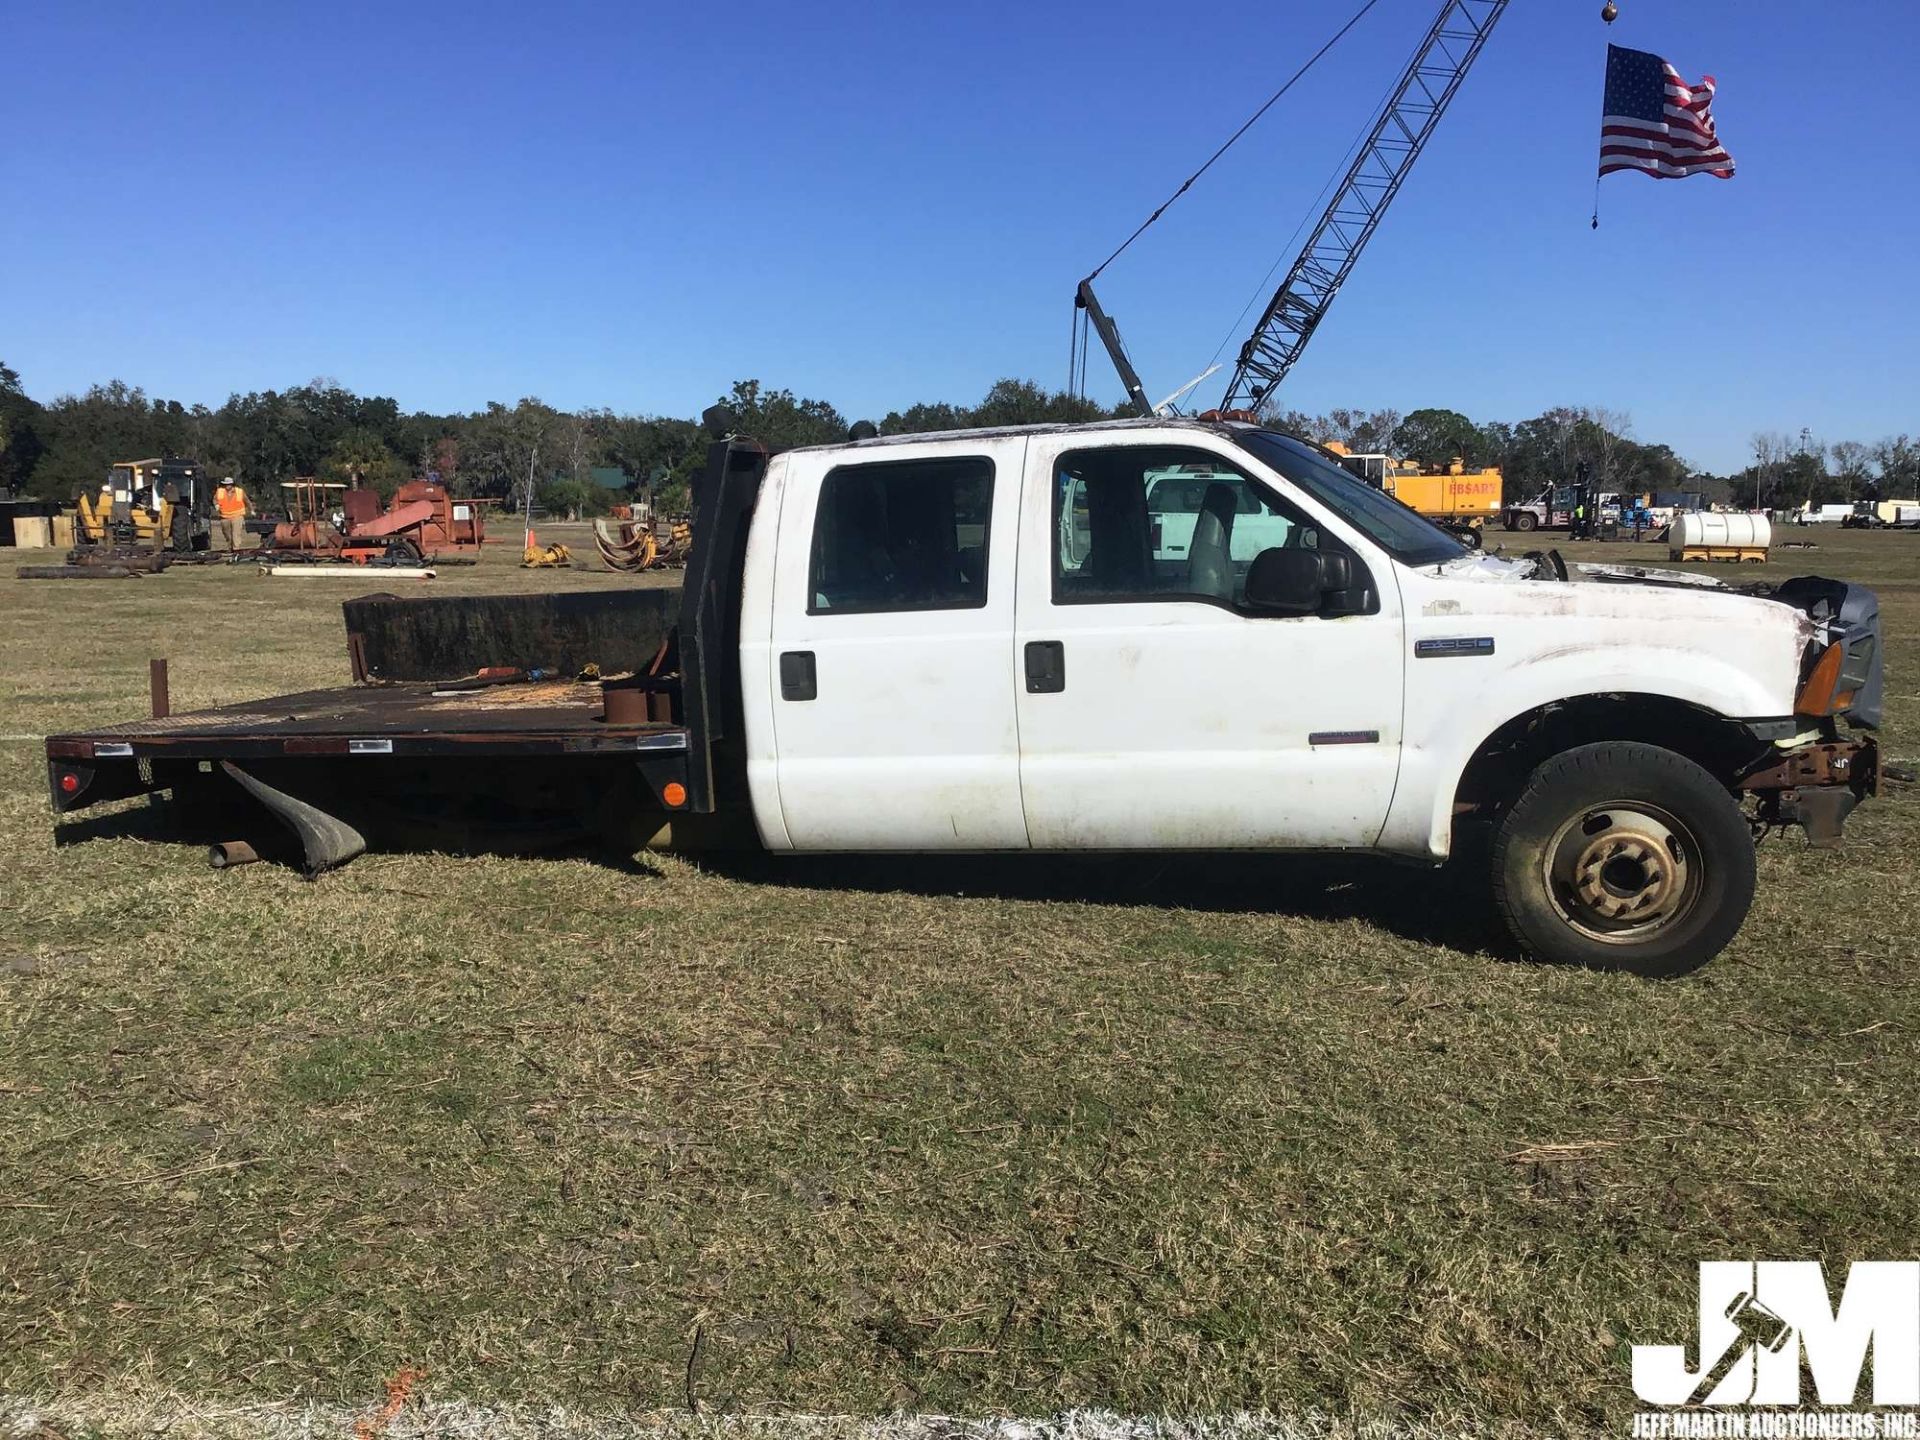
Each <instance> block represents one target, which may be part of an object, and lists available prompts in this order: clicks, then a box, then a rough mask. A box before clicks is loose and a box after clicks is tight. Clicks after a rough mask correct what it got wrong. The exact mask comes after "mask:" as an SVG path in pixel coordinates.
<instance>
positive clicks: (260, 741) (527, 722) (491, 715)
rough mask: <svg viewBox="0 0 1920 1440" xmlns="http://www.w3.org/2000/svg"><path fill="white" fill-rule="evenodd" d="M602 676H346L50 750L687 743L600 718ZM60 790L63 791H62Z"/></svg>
mask: <svg viewBox="0 0 1920 1440" xmlns="http://www.w3.org/2000/svg"><path fill="white" fill-rule="evenodd" d="M602 709H603V700H602V690H601V686H600V684H599V682H597V681H535V682H532V683H527V682H520V683H503V684H499V685H489V686H487V687H485V688H481V689H470V690H450V689H449V688H447V687H446V686H445V685H443V684H439V683H435V682H419V683H415V684H393V685H347V686H341V687H339V688H336V689H331V690H307V691H302V692H301V693H299V694H296V695H276V696H272V697H269V698H267V699H263V700H249V701H247V702H246V703H245V704H242V705H225V706H220V707H218V708H215V709H211V710H195V711H189V712H184V713H181V714H178V715H167V716H162V717H159V718H154V719H144V720H129V721H126V722H124V723H121V724H117V725H103V726H98V727H96V728H93V729H89V730H83V731H73V732H70V733H67V734H61V735H51V736H49V737H47V754H48V756H49V758H71V759H85V760H93V761H101V760H107V759H124V760H134V761H137V760H141V759H146V760H149V761H152V760H160V759H169V760H171V759H184V760H238V759H261V758H279V757H286V756H303V755H393V756H436V755H470V756H479V755H503V756H505V755H601V754H607V753H610V752H613V753H620V754H631V753H633V752H635V751H640V750H651V751H672V750H685V749H686V748H687V728H686V727H685V726H684V725H673V724H668V723H665V722H648V723H644V724H630V725H616V724H609V723H608V722H607V721H605V720H603V719H602V718H601V712H602ZM57 799H58V797H57V796H56V800H57Z"/></svg>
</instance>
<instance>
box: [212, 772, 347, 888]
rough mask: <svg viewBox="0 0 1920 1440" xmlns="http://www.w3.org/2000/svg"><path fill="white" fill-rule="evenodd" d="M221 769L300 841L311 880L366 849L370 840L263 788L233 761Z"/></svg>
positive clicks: (299, 802) (322, 813) (303, 803)
mask: <svg viewBox="0 0 1920 1440" xmlns="http://www.w3.org/2000/svg"><path fill="white" fill-rule="evenodd" d="M220 768H221V769H222V770H224V771H225V772H226V773H227V775H228V777H229V778H230V779H232V780H233V782H234V783H235V784H237V785H239V786H240V788H241V789H243V790H245V791H246V792H247V793H248V794H249V795H251V796H253V798H254V799H256V800H258V801H259V802H260V803H261V804H262V805H264V806H266V807H267V809H268V810H270V811H272V812H273V815H274V818H276V819H277V820H279V821H280V822H281V823H282V824H283V825H285V826H286V827H287V828H288V829H289V830H291V831H293V833H294V834H295V835H296V836H298V837H299V840H300V848H301V849H302V850H303V851H304V852H305V854H306V860H307V863H306V868H305V871H304V873H305V875H306V877H307V879H309V880H312V879H314V878H315V877H316V876H319V875H322V874H324V873H326V872H327V871H329V870H333V869H337V868H338V867H339V866H342V865H344V864H346V863H347V862H348V861H349V860H351V859H353V857H354V856H356V855H358V854H360V853H361V852H362V851H364V850H365V849H366V848H367V837H366V836H364V835H362V834H361V833H360V832H359V831H358V830H356V829H354V828H353V827H352V826H351V825H349V824H347V823H346V822H345V821H344V820H339V819H336V818H335V817H334V816H332V815H329V814H327V812H326V811H324V810H321V809H319V808H317V807H315V806H312V805H309V804H307V802H306V801H304V800H296V799H294V798H293V796H291V795H288V794H286V793H285V792H283V791H279V790H276V789H274V788H273V787H272V786H271V785H263V784H261V782H260V781H258V780H256V779H254V778H253V776H251V775H249V774H247V772H246V771H244V770H242V769H241V768H240V767H239V766H238V765H236V764H234V763H233V762H232V761H231V760H222V761H221V762H220Z"/></svg>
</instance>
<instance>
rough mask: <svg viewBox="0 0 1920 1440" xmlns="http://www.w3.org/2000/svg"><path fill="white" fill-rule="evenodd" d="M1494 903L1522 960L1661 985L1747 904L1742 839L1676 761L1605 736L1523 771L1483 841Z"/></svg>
mask: <svg viewBox="0 0 1920 1440" xmlns="http://www.w3.org/2000/svg"><path fill="white" fill-rule="evenodd" d="M1491 858H1492V870H1493V898H1494V903H1495V904H1496V905H1497V906H1498V907H1499V910H1500V914H1501V917H1502V918H1503V919H1504V920H1505V921H1506V924H1507V928H1508V929H1509V930H1510V931H1512V933H1513V936H1514V938H1515V939H1516V940H1518V941H1519V942H1520V944H1521V945H1522V946H1524V947H1525V948H1526V950H1527V952H1528V953H1529V954H1531V955H1533V956H1535V957H1536V958H1538V959H1541V960H1546V961H1550V962H1552V963H1554V964H1557V965H1582V966H1586V967H1588V968H1591V969H1596V970H1624V971H1628V972H1631V973H1632V974H1635V975H1645V976H1651V977H1656V978H1665V977H1668V976H1673V975H1684V974H1686V973H1687V972H1689V971H1691V970H1697V969H1699V968H1700V967H1701V966H1702V965H1704V964H1706V963H1707V962H1708V961H1709V960H1711V959H1713V957H1714V956H1716V955H1718V954H1719V953H1720V952H1721V951H1722V950H1724V949H1725V948H1726V946H1727V944H1728V942H1729V941H1731V940H1732V939H1733V937H1734V936H1735V935H1736V934H1738V933H1739V930H1740V926H1741V924H1742V922H1744V921H1745V920H1746V918H1747V909H1748V907H1749V906H1751V905H1752V904H1753V887H1754V849H1753V832H1752V829H1751V827H1750V826H1749V825H1748V824H1747V820H1746V817H1745V816H1744V815H1742V814H1741V813H1740V807H1739V805H1738V804H1737V803H1735V801H1734V798H1733V796H1732V795H1731V794H1730V793H1729V792H1728V790H1727V788H1726V787H1725V786H1724V785H1722V784H1721V783H1720V782H1719V781H1717V780H1715V779H1714V778H1713V776H1711V775H1709V774H1708V773H1707V772H1706V771H1705V770H1703V769H1701V768H1700V767H1699V766H1698V765H1696V764H1694V763H1693V762H1692V761H1691V760H1688V759H1687V758H1685V757H1684V756H1681V755H1676V754H1675V753H1674V752H1673V751H1671V750H1663V749H1661V748H1660V747H1659V746H1657V745H1644V744H1640V743H1637V742H1634V741H1625V740H1616V741H1608V742H1605V743H1603V744H1598V745H1581V746H1578V747H1577V748H1575V749H1572V750H1567V751H1563V752H1562V753H1560V754H1558V755H1555V756H1553V757H1551V758H1550V759H1547V760H1545V761H1542V762H1541V764H1540V765H1539V766H1538V767H1537V768H1535V770H1534V772H1533V774H1532V775H1530V776H1528V777H1527V783H1526V785H1525V786H1524V787H1523V788H1522V790H1521V792H1520V797H1519V799H1518V800H1516V801H1515V802H1514V805H1513V808H1512V809H1511V810H1509V811H1508V812H1507V815H1506V817H1505V819H1504V820H1502V821H1501V823H1500V827H1499V830H1498V831H1497V833H1496V834H1495V836H1494V841H1493V854H1492V857H1491Z"/></svg>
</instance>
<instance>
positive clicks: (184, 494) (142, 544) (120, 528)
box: [74, 459, 212, 552]
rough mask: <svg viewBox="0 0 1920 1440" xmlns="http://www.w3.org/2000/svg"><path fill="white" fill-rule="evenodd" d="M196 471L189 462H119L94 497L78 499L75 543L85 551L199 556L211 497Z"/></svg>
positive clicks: (202, 479)
mask: <svg viewBox="0 0 1920 1440" xmlns="http://www.w3.org/2000/svg"><path fill="white" fill-rule="evenodd" d="M200 471H201V467H200V466H199V465H197V464H195V463H193V462H192V461H189V460H163V459H153V460H122V461H120V462H118V463H117V464H115V465H114V466H113V468H112V469H111V470H109V471H108V472H107V478H106V480H105V481H103V482H102V483H101V486H100V489H99V492H98V493H97V494H94V495H88V494H86V493H84V492H83V493H82V494H81V495H80V496H79V497H78V499H77V501H76V502H75V509H76V510H77V511H78V515H77V524H76V528H77V530H78V534H77V535H76V536H75V537H74V538H75V539H76V540H78V541H79V542H80V543H82V544H85V545H114V546H130V547H137V548H142V549H150V550H174V551H182V552H184V551H188V550H204V549H205V548H206V547H207V536H208V533H209V532H208V525H207V508H208V505H209V497H210V495H211V493H212V491H211V489H210V487H209V486H208V485H207V483H206V477H205V476H203V475H202V474H201V473H200Z"/></svg>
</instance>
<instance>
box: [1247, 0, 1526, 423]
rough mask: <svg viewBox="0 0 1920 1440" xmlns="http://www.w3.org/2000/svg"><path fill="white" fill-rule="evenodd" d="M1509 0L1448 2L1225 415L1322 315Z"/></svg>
mask: <svg viewBox="0 0 1920 1440" xmlns="http://www.w3.org/2000/svg"><path fill="white" fill-rule="evenodd" d="M1506 8H1507V0H1445V3H1444V4H1442V5H1441V7H1440V14H1439V16H1438V17H1437V18H1436V19H1435V20H1434V22H1433V27H1432V29H1430V30H1428V32H1427V36H1426V39H1425V40H1423V41H1422V42H1421V44H1420V48H1419V49H1418V50H1417V51H1415V52H1414V57H1413V60H1412V63H1410V64H1409V65H1408V66H1407V69H1406V72H1405V73H1404V74H1403V75H1402V76H1401V77H1400V82H1399V84H1398V85H1396V86H1395V87H1394V90H1393V93H1392V95H1391V96H1390V97H1389V99H1388V100H1387V103H1386V106H1385V108H1384V109H1382V111H1381V112H1380V118H1379V120H1378V121H1377V122H1376V123H1375V125H1374V127H1373V130H1372V132H1371V133H1370V134H1369V135H1368V136H1367V138H1366V140H1365V142H1364V143H1362V145H1361V147H1360V152H1359V154H1358V155H1357V156H1355V157H1354V161H1353V164H1352V165H1351V166H1350V167H1349V168H1348V170H1347V174H1346V178H1345V179H1343V180H1342V181H1341V182H1340V188H1339V189H1338V190H1336V191H1335V192H1334V196H1333V199H1332V201H1331V202H1330V203H1329V204H1328V206H1327V209H1326V212H1325V213H1324V214H1323V215H1322V216H1321V217H1320V223H1319V224H1318V225H1316V226H1315V227H1314V229H1313V233H1312V234H1311V235H1309V236H1308V237H1307V243H1306V246H1305V248H1304V249H1302V250H1301V252H1300V255H1299V258H1298V259H1296V260H1295V261H1294V262H1293V268H1292V269H1291V270H1289V271H1288V272H1287V278H1286V279H1285V281H1283V282H1282V283H1281V286H1280V288H1279V289H1278V290H1276V291H1275V292H1274V295H1273V298H1272V299H1271V300H1270V301H1268V302H1267V308H1266V311H1265V313H1264V314H1262V315H1261V317H1260V322H1259V324H1258V325H1256V326H1255V327H1254V330H1253V334H1252V335H1250V336H1249V337H1248V338H1247V342H1246V344H1244V345H1243V346H1241V348H1240V359H1239V363H1238V364H1237V365H1236V366H1235V368H1234V372H1233V379H1232V381H1231V383H1229V385H1228V386H1227V393H1226V397H1225V399H1223V400H1222V401H1221V408H1222V409H1230V410H1252V411H1258V410H1260V409H1261V407H1263V406H1264V405H1265V404H1266V402H1267V400H1268V398H1269V397H1270V396H1271V395H1272V394H1273V392H1274V390H1275V388H1276V387H1278V385H1279V384H1280V382H1281V381H1282V380H1284V379H1285V378H1286V375H1287V372H1288V371H1289V370H1291V369H1292V368H1293V365H1294V362H1295V361H1297V360H1298V359H1299V358H1300V353H1301V352H1302V351H1303V350H1305V349H1306V348H1307V341H1309V340H1311V339H1312V338H1313V332H1314V331H1315V330H1316V329H1318V328H1319V325H1320V322H1321V321H1322V320H1324V319H1325V318H1326V315H1327V310H1328V308H1329V307H1330V306H1331V305H1332V304H1333V298H1334V296H1336V295H1338V294H1339V293H1340V287H1341V286H1342V285H1344V284H1345V283H1346V279H1347V276H1348V275H1349V274H1351V273H1352V272H1353V266H1354V262H1355V261H1357V260H1358V259H1359V258H1360V252H1361V251H1362V250H1363V249H1365V248H1366V244H1367V241H1368V240H1370V239H1372V238H1373V232H1374V231H1375V230H1376V229H1377V228H1378V227H1379V224H1380V220H1381V217H1382V216H1383V215H1385V214H1386V211H1387V207H1388V206H1389V205H1391V204H1392V203H1393V197H1394V196H1395V195H1396V194H1398V193H1399V190H1400V182H1401V181H1403V180H1404V179H1406V177H1407V172H1408V171H1409V170H1411V169H1412V168H1413V162H1414V161H1415V160H1417V159H1419V157H1420V151H1421V150H1422V148H1423V147H1424V146H1425V145H1426V143H1427V139H1428V137H1429V136H1431V135H1432V134H1433V129H1434V126H1435V125H1437V124H1439V122H1440V117H1441V116H1442V115H1443V114H1445V113H1446V109H1447V105H1448V103H1449V102H1450V101H1451V100H1452V99H1453V97H1454V93H1455V92H1456V91H1457V90H1459V88H1460V82H1461V81H1462V80H1464V79H1466V76H1467V71H1468V70H1469V69H1470V68H1472V65H1473V62H1474V61H1475V60H1476V59H1478V58H1479V55H1480V50H1481V47H1482V46H1484V45H1485V44H1486V43H1487V36H1488V35H1490V34H1491V33H1492V32H1493V27H1494V26H1495V25H1496V24H1497V23H1498V22H1499V20H1500V16H1501V14H1502V13H1503V12H1504V11H1505V10H1506Z"/></svg>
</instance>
